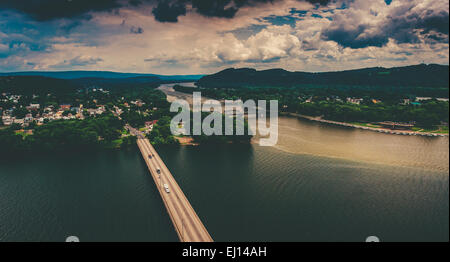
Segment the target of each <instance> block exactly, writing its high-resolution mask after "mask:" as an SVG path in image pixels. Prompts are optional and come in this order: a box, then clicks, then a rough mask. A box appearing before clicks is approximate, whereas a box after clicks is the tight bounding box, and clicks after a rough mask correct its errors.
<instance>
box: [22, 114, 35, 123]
mask: <svg viewBox="0 0 450 262" xmlns="http://www.w3.org/2000/svg"><path fill="white" fill-rule="evenodd" d="M24 121H25V123H29V122H32V121H33V115H32V114H26V115H25V118H24Z"/></svg>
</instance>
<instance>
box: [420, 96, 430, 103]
mask: <svg viewBox="0 0 450 262" xmlns="http://www.w3.org/2000/svg"><path fill="white" fill-rule="evenodd" d="M431 99H432V98H431V97H419V96H418V97H416V101H417V102H420V101H427V100H431Z"/></svg>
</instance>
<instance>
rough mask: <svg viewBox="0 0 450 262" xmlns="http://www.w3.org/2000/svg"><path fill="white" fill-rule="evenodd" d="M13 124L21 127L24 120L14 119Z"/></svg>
mask: <svg viewBox="0 0 450 262" xmlns="http://www.w3.org/2000/svg"><path fill="white" fill-rule="evenodd" d="M13 123H14V124H19V125H23V124H24V123H25V121H24V119H14V121H13Z"/></svg>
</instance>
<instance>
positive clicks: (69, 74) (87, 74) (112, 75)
mask: <svg viewBox="0 0 450 262" xmlns="http://www.w3.org/2000/svg"><path fill="white" fill-rule="evenodd" d="M0 76H45V77H51V78H58V79H79V78H107V79H123V78H134V77H157V78H159V79H161V80H165V81H175V80H182V81H187V80H192V81H197V80H198V79H200V78H201V77H202V76H203V75H156V74H136V73H118V72H109V71H54V72H51V71H28V72H9V73H0Z"/></svg>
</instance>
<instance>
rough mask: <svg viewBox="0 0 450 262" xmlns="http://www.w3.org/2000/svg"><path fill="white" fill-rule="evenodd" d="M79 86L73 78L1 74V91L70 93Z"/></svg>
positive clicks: (16, 92)
mask: <svg viewBox="0 0 450 262" xmlns="http://www.w3.org/2000/svg"><path fill="white" fill-rule="evenodd" d="M78 87H79V86H78V85H77V84H76V83H74V82H73V81H71V80H67V79H56V78H49V77H44V76H0V92H11V93H14V94H48V93H50V92H51V93H59V94H61V93H70V92H74V91H76V90H77V88H78Z"/></svg>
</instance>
